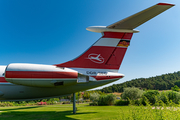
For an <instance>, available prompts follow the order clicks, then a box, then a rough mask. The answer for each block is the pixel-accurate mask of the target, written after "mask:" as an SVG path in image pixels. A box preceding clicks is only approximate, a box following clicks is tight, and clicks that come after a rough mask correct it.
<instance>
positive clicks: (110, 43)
mask: <svg viewBox="0 0 180 120" xmlns="http://www.w3.org/2000/svg"><path fill="white" fill-rule="evenodd" d="M132 35H133V33H121V32H104V35H103V36H102V37H101V38H100V39H99V40H98V41H97V42H96V43H95V44H94V45H93V46H92V47H91V48H89V49H88V50H87V51H86V52H84V53H83V54H82V55H81V56H79V57H78V58H76V59H74V60H72V61H68V62H66V63H62V64H57V65H56V66H58V67H69V68H95V69H111V70H118V69H119V67H120V65H121V62H122V60H123V58H124V55H125V53H126V50H127V47H128V46H129V44H130V40H131V37H132Z"/></svg>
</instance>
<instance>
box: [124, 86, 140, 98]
mask: <svg viewBox="0 0 180 120" xmlns="http://www.w3.org/2000/svg"><path fill="white" fill-rule="evenodd" d="M142 94H143V90H140V89H139V88H135V87H127V88H124V92H123V94H122V99H125V100H128V99H130V100H137V99H138V98H140V97H141V96H142Z"/></svg>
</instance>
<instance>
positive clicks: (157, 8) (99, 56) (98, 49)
mask: <svg viewBox="0 0 180 120" xmlns="http://www.w3.org/2000/svg"><path fill="white" fill-rule="evenodd" d="M172 6H174V5H173V4H167V3H159V4H156V5H154V6H152V7H150V8H147V9H145V10H143V11H141V12H138V13H136V14H134V15H132V16H130V17H127V18H125V19H123V20H120V21H118V22H116V23H114V24H111V25H109V26H92V27H88V28H86V29H87V30H89V31H92V32H99V33H102V37H101V38H100V39H99V40H97V41H96V42H95V43H94V44H93V45H92V46H91V47H90V48H89V49H88V50H87V51H85V52H84V53H83V54H82V55H80V56H79V57H77V58H75V59H73V60H71V61H68V62H65V63H62V64H57V65H56V66H58V67H68V68H76V69H101V70H102V69H103V70H106V71H116V72H117V71H118V70H119V67H120V65H121V63H122V61H123V58H124V55H125V53H126V50H127V48H128V46H129V45H130V42H131V38H132V36H133V33H137V32H139V31H137V30H134V28H136V27H138V26H139V25H141V24H143V23H145V22H146V21H148V20H150V19H151V18H153V17H155V16H157V15H158V14H160V13H162V12H163V11H165V10H167V9H169V8H171V7H172Z"/></svg>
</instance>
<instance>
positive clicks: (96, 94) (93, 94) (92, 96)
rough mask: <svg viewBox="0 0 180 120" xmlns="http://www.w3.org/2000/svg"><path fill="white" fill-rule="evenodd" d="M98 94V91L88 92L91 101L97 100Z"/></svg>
mask: <svg viewBox="0 0 180 120" xmlns="http://www.w3.org/2000/svg"><path fill="white" fill-rule="evenodd" d="M99 96H100V95H99V94H98V93H91V94H90V100H91V101H93V102H97V101H98V100H99Z"/></svg>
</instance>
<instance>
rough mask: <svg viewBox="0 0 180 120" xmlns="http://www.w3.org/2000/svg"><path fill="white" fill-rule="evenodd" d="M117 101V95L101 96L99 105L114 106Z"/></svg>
mask: <svg viewBox="0 0 180 120" xmlns="http://www.w3.org/2000/svg"><path fill="white" fill-rule="evenodd" d="M115 100H116V95H113V94H108V95H101V96H100V97H99V100H98V105H113V104H114V102H115Z"/></svg>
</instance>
